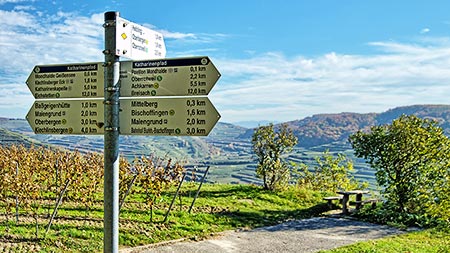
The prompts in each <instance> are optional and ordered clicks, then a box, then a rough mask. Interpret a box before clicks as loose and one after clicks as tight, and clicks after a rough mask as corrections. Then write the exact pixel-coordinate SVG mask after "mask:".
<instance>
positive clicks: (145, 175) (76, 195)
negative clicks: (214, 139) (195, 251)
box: [0, 146, 184, 237]
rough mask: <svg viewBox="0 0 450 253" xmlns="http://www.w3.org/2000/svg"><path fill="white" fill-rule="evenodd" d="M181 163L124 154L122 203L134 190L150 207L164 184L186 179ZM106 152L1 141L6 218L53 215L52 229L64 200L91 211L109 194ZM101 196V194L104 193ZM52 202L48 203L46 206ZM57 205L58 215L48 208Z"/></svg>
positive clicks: (0, 193)
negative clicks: (105, 191) (3, 143)
mask: <svg viewBox="0 0 450 253" xmlns="http://www.w3.org/2000/svg"><path fill="white" fill-rule="evenodd" d="M183 171H184V169H183V167H182V166H181V165H180V164H174V165H172V164H171V161H170V160H163V159H155V158H153V157H140V158H135V159H134V160H133V161H131V162H129V161H128V160H126V159H124V158H120V198H121V204H123V203H124V202H125V199H126V197H127V195H129V194H141V195H142V196H143V199H144V200H145V203H142V204H145V205H148V207H149V208H150V209H152V208H153V203H154V202H155V200H156V199H157V198H158V197H159V196H160V195H161V192H162V190H163V189H166V188H168V187H170V186H171V185H173V184H175V183H178V182H180V179H181V177H182V175H183ZM102 194H103V155H102V154H98V153H80V152H78V151H67V150H61V149H52V148H44V147H30V148H25V147H23V146H9V147H1V146H0V205H1V206H2V208H1V210H4V214H3V215H2V216H3V217H5V219H6V222H9V221H11V220H12V219H16V224H17V223H19V222H20V221H19V220H20V218H21V217H33V218H34V219H35V221H36V237H38V229H37V228H38V226H37V223H38V218H39V219H42V217H45V218H46V219H48V226H47V231H48V229H49V228H50V225H51V223H52V220H53V219H54V218H55V216H56V214H57V211H58V207H59V206H60V205H61V204H62V203H64V201H70V202H76V203H78V204H79V205H80V204H82V206H84V208H85V209H86V211H89V210H90V209H91V207H92V206H93V205H94V204H95V203H94V202H95V201H97V202H98V201H99V199H103V198H102V197H101V195H102ZM99 195H100V197H99ZM44 206H45V207H46V209H45V208H43V207H44ZM49 207H52V208H51V209H53V212H52V215H50V212H49V211H47V213H43V212H45V211H44V210H49V209H50V208H49Z"/></svg>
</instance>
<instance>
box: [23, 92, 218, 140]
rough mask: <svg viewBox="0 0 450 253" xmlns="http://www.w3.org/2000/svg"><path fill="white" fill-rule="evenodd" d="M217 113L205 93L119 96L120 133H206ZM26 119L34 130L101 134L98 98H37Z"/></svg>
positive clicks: (44, 132) (175, 134)
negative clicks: (120, 97) (168, 95)
mask: <svg viewBox="0 0 450 253" xmlns="http://www.w3.org/2000/svg"><path fill="white" fill-rule="evenodd" d="M219 118H220V115H219V113H218V112H217V110H216V108H214V106H213V105H212V103H211V101H210V100H209V99H208V98H207V97H177V98H138V99H120V113H119V121H120V129H119V130H120V133H121V134H125V135H160V136H170V135H173V136H206V135H208V134H209V132H210V131H211V130H212V128H213V127H214V125H215V124H216V123H217V121H218V120H219ZM26 119H27V120H28V123H29V124H30V126H31V128H32V129H33V131H34V132H35V133H36V134H89V135H93V134H104V106H103V100H101V99H87V100H37V101H35V102H34V104H33V106H32V107H31V109H30V111H29V112H28V114H27V117H26Z"/></svg>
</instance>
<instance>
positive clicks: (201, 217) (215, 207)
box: [0, 183, 327, 252]
mask: <svg viewBox="0 0 450 253" xmlns="http://www.w3.org/2000/svg"><path fill="white" fill-rule="evenodd" d="M197 187H198V184H192V183H186V184H185V185H184V186H183V187H182V190H181V196H182V197H181V202H180V198H177V199H176V202H175V203H174V206H173V209H172V212H171V213H170V215H169V217H168V221H167V222H166V223H163V220H164V216H165V214H166V211H167V209H168V206H169V204H170V202H171V200H172V198H173V195H174V192H175V189H171V190H169V191H167V192H166V193H165V194H164V195H163V196H162V198H161V200H160V201H158V202H157V203H156V206H155V208H154V212H153V218H152V220H151V219H150V211H149V208H148V206H146V205H145V204H144V203H143V202H142V200H143V198H142V196H129V198H127V202H126V203H125V205H124V206H123V207H122V210H121V213H120V228H119V230H120V234H119V243H120V245H121V247H130V246H138V245H145V244H150V243H156V242H161V241H167V240H173V239H179V238H190V239H201V238H207V237H209V236H211V235H212V234H214V233H217V232H221V231H225V230H230V229H236V228H253V227H258V226H264V225H273V224H276V223H279V222H281V221H284V220H287V219H292V218H298V219H301V218H307V217H311V216H316V215H319V214H320V213H322V212H323V211H325V210H326V208H327V207H326V204H325V203H324V202H323V201H322V194H320V193H318V192H311V191H305V190H299V189H294V188H291V189H289V190H286V191H283V192H270V191H264V190H262V189H261V187H258V186H252V185H225V184H204V185H203V187H202V191H201V192H200V195H199V198H198V199H197V201H196V203H195V206H194V208H193V210H192V212H191V213H190V214H189V213H188V209H189V206H190V205H191V202H192V200H193V197H194V196H195V192H196V190H197ZM99 196H100V194H99ZM100 199H101V196H100ZM102 208H103V206H102V202H101V201H100V200H98V201H97V202H96V204H95V206H93V207H91V211H90V212H86V209H85V207H84V206H82V205H78V204H77V203H74V202H70V201H67V202H64V203H63V205H62V206H61V207H60V209H59V211H58V216H57V218H56V220H55V221H54V222H53V225H52V227H51V230H50V232H49V233H48V234H47V235H45V229H46V226H47V224H48V214H49V213H51V212H49V208H48V207H45V208H42V210H40V211H41V212H40V215H39V220H38V227H39V236H38V238H36V236H35V221H34V219H33V218H32V217H31V216H28V215H26V214H25V213H21V215H20V219H19V223H17V224H16V222H15V217H14V216H13V214H10V215H9V216H8V221H7V219H6V217H5V215H4V213H5V210H4V207H3V208H1V207H0V238H1V240H0V252H23V251H30V252H31V251H33V252H54V251H56V252H60V251H61V250H62V251H64V252H100V251H102V247H103V242H102V239H103V222H102Z"/></svg>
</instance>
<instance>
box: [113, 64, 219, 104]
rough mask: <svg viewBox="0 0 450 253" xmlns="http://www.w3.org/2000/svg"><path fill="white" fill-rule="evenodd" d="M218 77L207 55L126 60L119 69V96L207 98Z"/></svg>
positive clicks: (217, 72)
mask: <svg viewBox="0 0 450 253" xmlns="http://www.w3.org/2000/svg"><path fill="white" fill-rule="evenodd" d="M219 77H220V73H219V71H217V69H216V67H215V66H214V64H213V63H212V62H211V60H210V59H209V58H208V57H207V56H203V57H191V58H175V59H161V60H147V61H125V62H121V67H120V85H121V88H120V95H121V96H124V97H149V96H206V95H208V94H209V92H210V91H211V89H212V88H213V87H214V84H215V83H216V82H217V80H218V79H219Z"/></svg>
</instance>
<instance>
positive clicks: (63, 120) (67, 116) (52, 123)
mask: <svg viewBox="0 0 450 253" xmlns="http://www.w3.org/2000/svg"><path fill="white" fill-rule="evenodd" d="M103 114H104V107H103V100H101V99H89V100H37V101H35V102H34V104H33V106H32V107H31V109H30V111H29V112H28V114H27V117H26V119H27V121H28V123H29V124H30V126H31V128H32V129H33V131H34V133H36V134H103V133H104V129H103V126H104V122H103V119H104V115H103Z"/></svg>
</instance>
